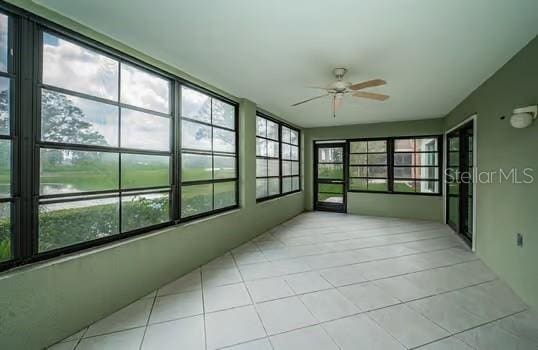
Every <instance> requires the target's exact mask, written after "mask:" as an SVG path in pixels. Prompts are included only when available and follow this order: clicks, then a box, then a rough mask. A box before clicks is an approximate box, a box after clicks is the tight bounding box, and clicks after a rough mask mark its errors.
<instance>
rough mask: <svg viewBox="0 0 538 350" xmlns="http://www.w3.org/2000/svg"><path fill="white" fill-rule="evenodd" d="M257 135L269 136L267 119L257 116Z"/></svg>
mask: <svg viewBox="0 0 538 350" xmlns="http://www.w3.org/2000/svg"><path fill="white" fill-rule="evenodd" d="M256 136H261V137H267V119H265V118H262V117H258V116H257V117H256Z"/></svg>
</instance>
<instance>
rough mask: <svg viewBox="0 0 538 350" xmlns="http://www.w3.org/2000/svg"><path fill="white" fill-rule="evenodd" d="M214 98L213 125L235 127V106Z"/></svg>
mask: <svg viewBox="0 0 538 350" xmlns="http://www.w3.org/2000/svg"><path fill="white" fill-rule="evenodd" d="M212 100H213V109H212V113H213V120H212V122H213V125H218V126H222V127H225V128H228V129H235V108H234V106H232V105H230V104H228V103H226V102H222V101H219V100H216V99H212Z"/></svg>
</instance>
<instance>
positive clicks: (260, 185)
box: [256, 179, 267, 198]
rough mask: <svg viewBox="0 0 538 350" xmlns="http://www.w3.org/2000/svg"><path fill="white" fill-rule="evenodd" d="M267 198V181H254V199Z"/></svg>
mask: <svg viewBox="0 0 538 350" xmlns="http://www.w3.org/2000/svg"><path fill="white" fill-rule="evenodd" d="M263 197H267V179H256V198H263Z"/></svg>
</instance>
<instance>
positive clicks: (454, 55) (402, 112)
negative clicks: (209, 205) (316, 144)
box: [36, 0, 538, 127]
mask: <svg viewBox="0 0 538 350" xmlns="http://www.w3.org/2000/svg"><path fill="white" fill-rule="evenodd" d="M36 2H37V3H39V4H41V5H43V6H45V7H48V8H50V9H53V10H55V11H57V12H59V13H61V14H63V15H65V16H67V17H70V18H72V19H74V20H76V21H79V22H81V23H83V24H86V25H87V26H89V27H91V28H93V29H95V30H97V31H99V32H101V33H104V34H106V35H108V36H110V37H112V38H114V39H116V40H118V41H121V42H123V43H125V44H127V45H129V46H131V47H133V48H135V49H138V50H139V51H142V52H144V53H146V54H149V55H151V56H153V57H155V58H157V59H160V60H162V61H164V62H166V63H168V64H171V65H174V66H176V67H177V68H179V69H181V70H183V71H185V72H186V73H188V74H190V75H192V76H195V77H197V78H199V79H201V80H203V81H205V82H207V83H209V84H211V85H214V86H216V87H218V88H220V89H222V90H224V91H227V92H229V93H231V94H233V95H236V96H238V97H245V98H248V99H250V100H252V101H254V102H256V103H257V104H258V105H259V106H260V107H261V108H263V109H266V110H268V111H270V112H272V113H274V114H276V115H279V116H281V117H282V118H284V119H287V120H289V121H290V122H293V123H296V124H297V125H300V126H303V127H314V126H328V125H342V124H356V123H370V122H380V121H398V120H413V119H422V118H431V117H442V116H444V115H445V114H447V113H448V112H449V111H450V110H451V109H452V108H453V107H455V106H456V105H457V104H458V103H459V102H460V101H462V100H463V99H464V98H465V97H466V96H467V95H468V94H469V93H470V92H471V91H473V90H474V89H475V88H476V87H478V86H479V85H480V84H481V83H482V82H484V80H486V79H487V78H488V77H489V76H491V75H492V74H493V73H494V72H495V71H496V70H497V69H498V68H500V67H501V66H502V65H503V64H504V63H505V62H506V61H508V59H510V57H512V56H513V55H514V54H515V53H516V52H517V51H519V50H520V49H521V48H522V47H523V46H525V44H527V43H528V42H529V41H530V40H531V39H532V38H533V37H535V36H536V35H537V33H538V1H537V0H406V1H403V0H333V1H327V0H325V1H320V0H226V1H225V0H220V1H218V0H192V1H186V0H155V1H147V0H91V1H73V0H37V1H36ZM339 66H343V67H347V68H349V73H348V75H347V76H346V78H348V80H350V81H352V82H359V81H362V80H366V79H370V78H383V79H385V80H387V82H388V85H387V86H385V87H380V88H375V89H371V91H377V92H382V93H387V94H390V95H391V98H390V99H389V100H388V101H386V102H381V103H380V102H375V101H367V100H363V99H356V98H353V97H346V100H345V101H344V105H343V107H342V109H341V110H340V111H339V113H338V114H337V117H336V118H335V119H333V117H332V115H331V111H330V102H329V99H328V98H327V99H320V100H317V101H315V102H312V103H309V104H305V105H302V106H298V107H290V105H291V104H292V103H294V102H297V101H300V100H302V99H306V98H309V97H313V96H316V95H319V94H320V93H319V91H318V90H312V89H308V88H305V87H306V86H311V85H326V84H328V83H329V82H330V81H331V79H332V73H331V71H332V69H333V68H335V67H339Z"/></svg>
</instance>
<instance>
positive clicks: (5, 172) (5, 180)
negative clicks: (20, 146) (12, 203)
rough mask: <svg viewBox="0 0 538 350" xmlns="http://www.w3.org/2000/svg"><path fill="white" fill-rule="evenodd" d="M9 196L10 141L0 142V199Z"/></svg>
mask: <svg viewBox="0 0 538 350" xmlns="http://www.w3.org/2000/svg"><path fill="white" fill-rule="evenodd" d="M9 196H11V140H0V198H3V197H9Z"/></svg>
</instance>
